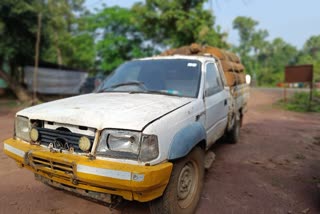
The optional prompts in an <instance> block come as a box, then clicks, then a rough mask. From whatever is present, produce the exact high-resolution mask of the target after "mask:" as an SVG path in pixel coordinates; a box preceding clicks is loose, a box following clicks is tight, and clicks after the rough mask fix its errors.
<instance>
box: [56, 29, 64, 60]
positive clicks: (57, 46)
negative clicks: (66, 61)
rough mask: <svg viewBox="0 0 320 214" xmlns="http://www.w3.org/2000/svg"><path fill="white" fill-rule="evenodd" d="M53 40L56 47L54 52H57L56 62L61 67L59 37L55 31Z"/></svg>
mask: <svg viewBox="0 0 320 214" xmlns="http://www.w3.org/2000/svg"><path fill="white" fill-rule="evenodd" d="M54 40H55V43H56V44H55V45H56V51H57V61H58V65H62V63H63V61H62V54H61V50H60V48H59V36H58V33H57V31H55V32H54Z"/></svg>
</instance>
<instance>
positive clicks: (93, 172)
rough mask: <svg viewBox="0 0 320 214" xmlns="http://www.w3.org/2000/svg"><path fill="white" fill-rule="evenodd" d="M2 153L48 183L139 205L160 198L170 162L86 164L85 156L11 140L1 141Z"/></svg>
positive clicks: (166, 181) (88, 161)
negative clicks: (101, 194) (2, 145)
mask: <svg viewBox="0 0 320 214" xmlns="http://www.w3.org/2000/svg"><path fill="white" fill-rule="evenodd" d="M4 152H5V153H6V154H7V155H8V156H9V157H11V158H13V159H14V160H15V161H16V162H17V163H18V165H19V166H21V167H25V168H27V169H29V170H31V171H33V172H34V173H35V174H36V175H39V176H41V177H45V178H47V179H49V180H50V181H52V182H55V183H59V184H62V185H65V186H68V187H70V188H76V189H80V190H88V191H93V192H98V193H106V194H111V195H117V196H121V197H123V198H124V199H126V200H136V201H140V202H146V201H151V200H153V199H155V198H157V197H159V196H161V195H162V194H163V191H164V190H165V188H166V186H167V184H168V182H169V178H170V175H171V171H172V163H170V162H166V163H161V164H158V165H155V166H141V165H132V164H126V163H118V162H112V161H106V160H97V159H95V160H90V159H89V158H88V157H86V156H80V155H74V154H67V153H53V152H50V151H49V150H48V149H46V148H43V147H41V146H37V145H30V144H28V143H25V142H23V141H20V140H16V139H13V138H10V139H8V140H6V141H4Z"/></svg>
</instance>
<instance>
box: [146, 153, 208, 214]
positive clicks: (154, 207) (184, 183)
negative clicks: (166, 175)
mask: <svg viewBox="0 0 320 214" xmlns="http://www.w3.org/2000/svg"><path fill="white" fill-rule="evenodd" d="M203 178H204V152H203V150H202V149H201V148H200V147H195V148H194V149H193V150H192V151H191V152H190V153H189V154H188V155H187V156H186V157H184V158H182V159H180V160H178V161H177V162H175V163H174V165H173V169H172V173H171V177H170V181H169V183H168V186H167V188H166V190H165V191H164V193H163V195H162V196H161V197H160V198H157V199H155V200H153V201H151V202H150V212H151V213H152V214H192V213H194V212H195V210H196V208H197V204H198V201H199V199H200V196H201V191H202V186H203Z"/></svg>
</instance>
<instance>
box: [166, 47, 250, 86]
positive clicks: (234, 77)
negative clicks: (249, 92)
mask: <svg viewBox="0 0 320 214" xmlns="http://www.w3.org/2000/svg"><path fill="white" fill-rule="evenodd" d="M208 54H209V55H212V56H214V57H216V58H218V59H219V61H220V64H221V67H222V69H223V71H224V76H225V79H226V81H227V84H228V86H230V87H232V86H235V85H239V84H244V83H246V78H245V73H244V66H243V65H242V64H241V62H240V58H239V57H238V56H237V55H236V54H234V53H232V52H229V51H226V50H223V49H220V48H217V47H212V46H201V45H199V44H195V43H194V44H191V45H190V46H182V47H179V48H176V49H170V50H167V51H165V52H163V53H162V54H160V55H161V56H171V55H200V56H201V55H202V56H204V55H208Z"/></svg>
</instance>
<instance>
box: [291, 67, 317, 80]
mask: <svg viewBox="0 0 320 214" xmlns="http://www.w3.org/2000/svg"><path fill="white" fill-rule="evenodd" d="M312 80H313V65H297V66H286V70H285V82H286V83H294V82H312Z"/></svg>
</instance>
